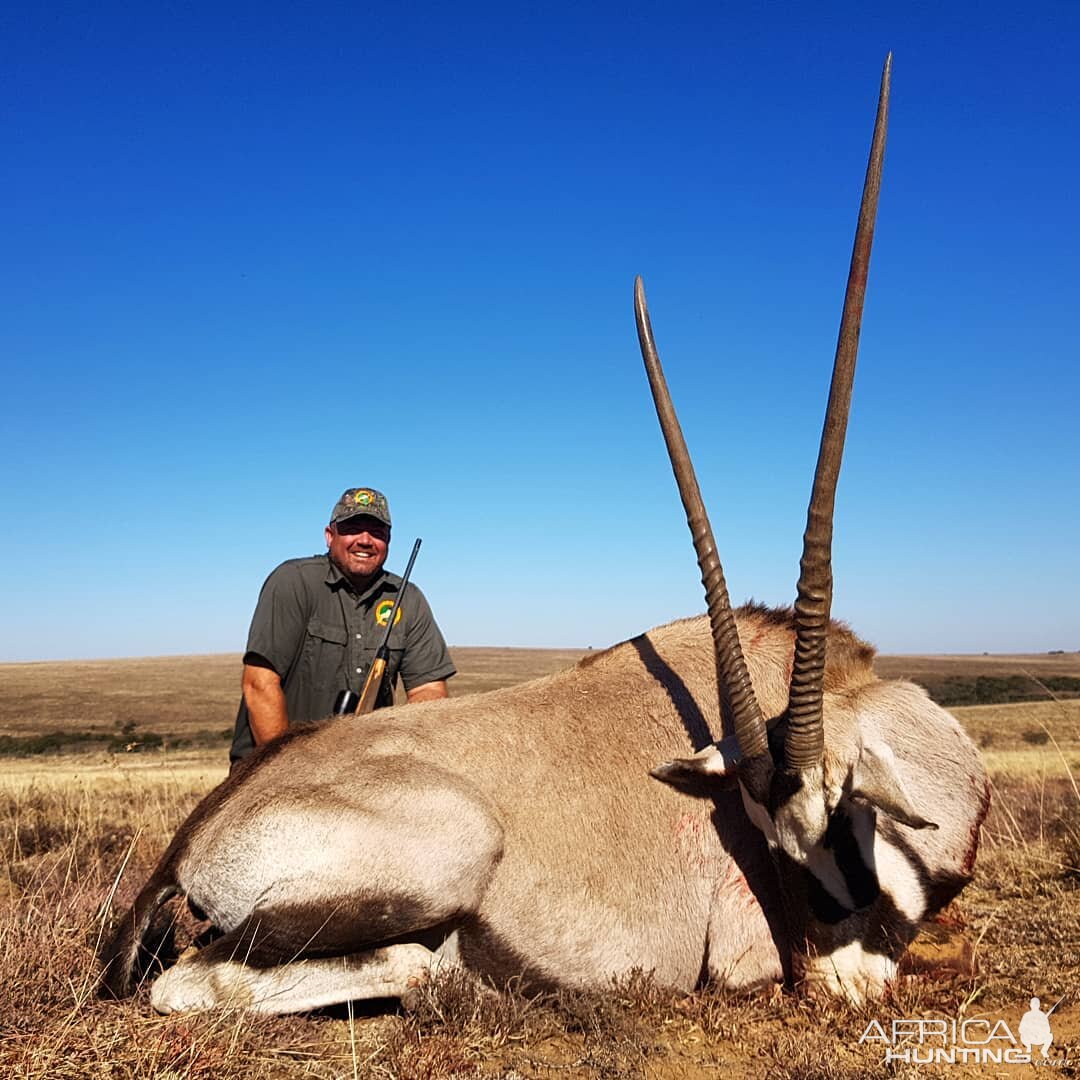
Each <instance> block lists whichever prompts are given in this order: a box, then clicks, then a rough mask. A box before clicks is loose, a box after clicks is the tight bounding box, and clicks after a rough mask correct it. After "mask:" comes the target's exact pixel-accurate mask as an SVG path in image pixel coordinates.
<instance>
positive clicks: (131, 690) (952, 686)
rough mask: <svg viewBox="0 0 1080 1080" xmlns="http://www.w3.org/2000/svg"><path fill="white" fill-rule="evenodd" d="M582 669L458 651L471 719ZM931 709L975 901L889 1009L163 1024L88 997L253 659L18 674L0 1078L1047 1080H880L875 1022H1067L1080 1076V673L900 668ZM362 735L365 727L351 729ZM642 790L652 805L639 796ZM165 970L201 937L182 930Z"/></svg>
mask: <svg viewBox="0 0 1080 1080" xmlns="http://www.w3.org/2000/svg"><path fill="white" fill-rule="evenodd" d="M581 655H582V654H581V653H578V652H572V651H540V650H509V649H455V650H454V658H455V661H456V663H457V666H458V668H459V670H460V672H461V674H460V675H459V676H458V677H457V679H455V680H454V683H453V685H452V690H453V692H454V694H455V696H460V695H463V694H466V693H473V692H483V691H485V690H491V689H494V688H496V687H499V686H506V685H509V684H511V683H515V682H520V681H523V680H525V679H527V678H532V677H534V676H537V675H542V674H547V673H549V672H552V671H555V670H558V669H559V668H561V667H565V666H567V665H568V664H571V663H573V662H574V661H575V660H576V659H577V658H578V657H579V656H581ZM877 668H878V671H879V673H880V674H881V675H883V676H885V677H900V676H902V677H906V678H909V679H913V680H914V681H916V682H919V683H921V684H922V685H924V686H926V687H927V689H928V690H929V691H930V693H931V694H932V696H933V697H934V698H935V700H937V701H939V702H941V703H942V704H944V705H945V706H946V707H948V708H949V709H951V710H952V711H953V712H954V713H955V715H956V716H957V717H958V718H959V720H960V722H961V723H962V724H963V725H964V727H965V728H966V729H967V731H968V732H969V733H970V735H971V737H972V738H973V740H974V741H975V742H976V744H977V745H978V746H979V747H980V748H981V750H982V753H983V755H984V758H985V760H986V763H987V766H988V768H989V770H990V773H991V777H992V782H993V801H992V805H991V810H990V816H989V819H988V821H987V824H986V826H985V827H984V831H983V839H982V846H981V850H980V855H979V861H978V864H977V867H976V877H975V880H974V882H973V883H972V884H971V885H970V886H969V887H968V888H967V889H966V890H965V891H964V892H963V893H962V894H961V895H960V897H959V898H958V899H957V900H956V901H954V903H953V904H952V905H951V906H950V907H949V908H948V909H947V910H946V911H945V912H944V913H942V915H941V916H939V918H938V919H937V921H936V922H935V923H934V924H932V925H930V926H927V927H926V928H925V929H924V933H923V935H922V936H921V937H920V940H919V941H918V942H917V943H916V947H915V948H914V949H913V950H912V954H911V957H910V960H909V963H908V964H907V968H908V974H907V975H906V976H905V977H904V978H903V979H902V980H900V981H899V982H898V984H897V985H896V986H895V987H894V989H893V991H892V993H891V996H890V997H888V998H886V999H885V1000H883V1001H880V1002H875V1003H873V1004H870V1005H867V1006H865V1007H861V1008H854V1007H851V1006H848V1005H843V1004H838V1003H829V1004H821V1003H814V1002H810V1001H806V1000H803V999H800V998H797V997H794V996H788V995H784V994H782V993H779V992H777V993H775V994H771V995H765V994H763V995H758V996H753V997H743V996H736V995H732V994H729V993H722V992H718V991H708V990H706V991H702V992H699V993H696V994H692V995H678V994H672V993H670V992H668V991H665V990H664V989H662V988H660V987H657V986H655V985H654V984H653V983H652V982H651V980H650V978H649V975H648V973H647V972H643V973H641V974H640V975H639V976H636V977H634V978H632V979H629V980H627V981H626V982H623V983H621V984H617V985H616V984H613V985H612V986H611V987H610V989H609V990H608V991H606V992H604V993H594V994H578V993H574V994H570V993H563V994H559V995H545V996H539V997H538V996H535V995H530V994H528V993H527V992H523V991H522V990H521V988H519V987H516V986H513V985H511V986H508V987H503V988H500V989H501V991H502V992H501V993H499V994H491V993H485V992H482V991H480V990H478V989H477V988H476V987H474V986H472V985H470V984H469V983H467V982H464V981H462V980H460V979H446V978H444V979H441V980H439V981H437V982H436V983H435V984H433V985H430V986H427V987H424V988H422V989H421V991H420V992H419V993H418V994H417V1000H416V1001H415V1002H412V1003H410V1009H409V1010H408V1011H405V1010H403V1009H402V1008H401V1007H400V1006H398V1005H397V1003H396V1002H383V1003H365V1004H364V1005H363V1006H362V1007H361V1006H357V1007H356V1008H355V1010H350V1009H349V1008H347V1007H341V1008H339V1009H332V1010H325V1011H322V1012H320V1013H318V1014H315V1015H311V1016H291V1017H283V1018H264V1017H253V1016H249V1015H247V1014H245V1013H243V1012H241V1011H231V1012H230V1011H228V1010H219V1011H214V1012H210V1013H203V1014H189V1015H181V1016H169V1017H158V1016H155V1015H154V1013H153V1012H152V1010H151V1009H150V1006H149V1002H148V992H147V990H146V988H145V987H144V988H143V989H142V990H141V991H140V993H139V994H138V995H137V996H136V997H135V998H134V999H133V1000H131V1001H125V1002H119V1003H117V1002H105V1001H99V1000H97V998H96V996H95V991H96V982H95V976H96V973H97V963H96V960H95V953H96V950H97V948H98V946H99V944H100V942H101V941H102V939H103V938H105V937H107V936H108V934H109V933H110V931H111V929H112V927H113V925H114V924H115V920H116V919H117V918H118V916H119V914H120V912H121V911H122V910H123V909H124V908H125V907H126V906H127V905H128V904H129V903H130V902H131V900H132V899H133V897H134V895H135V893H136V892H137V891H138V889H139V888H140V887H141V885H142V883H143V882H144V881H145V879H146V877H147V875H148V874H149V872H150V870H151V868H152V867H153V864H154V863H155V861H156V859H157V857H158V856H159V855H160V854H161V852H162V851H163V850H164V848H165V846H166V845H167V843H168V841H169V840H170V838H171V836H172V834H173V832H174V831H175V829H176V828H177V826H178V825H179V824H180V822H181V821H182V820H183V819H184V817H185V816H186V815H187V813H188V812H189V811H190V810H191V809H192V808H193V807H194V805H195V804H196V803H197V802H198V800H199V799H200V798H201V797H202V795H203V794H205V793H206V792H207V791H208V790H210V788H212V787H213V786H214V785H215V784H216V783H217V782H218V781H219V780H220V779H221V778H222V777H223V776H224V775H225V772H226V763H227V748H228V735H229V733H230V732H231V725H232V719H233V716H234V714H235V707H236V700H237V694H238V684H239V670H240V664H239V657H238V656H202V657H172V658H162V659H146V660H119V661H93V662H83V663H76V662H72V663H40V664H8V665H0V845H2V862H0V987H2V990H3V997H2V999H0V1077H4V1078H7V1077H20V1078H21V1077H26V1078H29V1077H40V1078H42V1080H44V1078H49V1080H53V1078H57V1080H62V1078H67V1077H117V1078H123V1077H140V1078H141V1077H158V1078H170V1080H180V1078H197V1080H218V1078H223V1080H228V1078H232V1077H235V1078H239V1077H260V1078H262V1077H265V1078H270V1077H353V1076H356V1077H380V1078H387V1080H390V1078H402V1080H406V1078H417V1080H421V1078H437V1077H505V1078H525V1077H528V1078H534V1077H535V1078H540V1077H551V1078H555V1077H611V1078H616V1077H658V1078H660V1077H662V1078H687V1080H690V1078H699V1077H715V1076H721V1075H734V1076H753V1077H758V1076H762V1077H773V1076H775V1077H838V1078H855V1077H863V1076H896V1077H916V1076H938V1075H941V1076H961V1075H974V1076H987V1077H989V1076H1002V1075H1030V1074H1031V1071H1032V1069H1033V1066H1032V1065H1007V1064H1000V1065H999V1064H980V1065H963V1064H955V1065H932V1064H931V1065H926V1064H914V1063H909V1064H905V1063H903V1062H892V1063H890V1064H888V1065H886V1064H885V1063H884V1062H883V1057H884V1046H883V1044H882V1042H881V1041H879V1040H873V1039H870V1040H866V1041H863V1042H862V1043H860V1036H862V1035H863V1034H864V1033H865V1032H866V1031H867V1029H868V1025H870V1024H871V1022H872V1021H875V1020H876V1021H878V1022H880V1024H881V1025H882V1027H883V1029H884V1030H890V1029H889V1024H890V1022H891V1021H892V1020H893V1019H896V1018H923V1019H945V1020H947V1021H952V1020H954V1019H955V1020H958V1021H963V1020H966V1019H973V1018H974V1019H977V1018H982V1019H986V1020H987V1021H988V1025H987V1026H986V1027H984V1028H982V1029H980V1030H982V1031H984V1032H985V1031H988V1030H990V1029H991V1028H992V1027H993V1025H995V1024H996V1023H997V1022H998V1021H1000V1020H1004V1021H1005V1023H1006V1024H1007V1025H1008V1026H1009V1028H1010V1029H1011V1031H1012V1032H1014V1033H1015V1032H1016V1031H1017V1030H1018V1027H1019V1021H1020V1017H1021V1015H1022V1014H1023V1013H1024V1012H1025V1011H1026V1009H1027V1007H1028V999H1029V998H1030V997H1032V996H1033V995H1034V996H1038V997H1039V998H1040V999H1041V1000H1042V1002H1043V1006H1044V1008H1049V1007H1050V1006H1051V1005H1052V1004H1053V1003H1054V1002H1056V1001H1057V1000H1058V999H1059V998H1063V1000H1062V1001H1061V1004H1060V1005H1059V1006H1058V1008H1057V1009H1056V1011H1055V1012H1054V1014H1053V1017H1052V1024H1053V1031H1054V1036H1055V1041H1054V1044H1053V1047H1052V1049H1051V1052H1050V1059H1051V1061H1058V1062H1060V1061H1061V1060H1063V1059H1067V1061H1068V1063H1067V1064H1064V1065H1062V1064H1051V1065H1049V1066H1047V1070H1048V1071H1047V1072H1046V1073H1044V1075H1047V1076H1075V1075H1077V1074H1078V1073H1080V654H1078V653H1058V654H1040V655H1031V656H956V657H933V656H927V657H913V656H904V657H882V658H879V660H878V661H877ZM358 722H359V721H358ZM643 782H644V783H648V782H651V781H649V780H648V778H647V777H643ZM164 930H165V932H166V940H165V941H164V943H163V946H162V953H163V955H175V954H176V953H177V952H179V951H180V950H182V949H183V948H185V947H186V946H187V945H188V944H189V943H190V942H191V940H192V938H193V936H194V935H195V934H196V933H197V932H198V930H199V927H198V926H197V924H195V923H194V922H193V921H192V918H191V916H190V914H188V913H187V911H186V909H180V908H179V907H176V908H174V910H173V925H172V926H171V927H167V928H164Z"/></svg>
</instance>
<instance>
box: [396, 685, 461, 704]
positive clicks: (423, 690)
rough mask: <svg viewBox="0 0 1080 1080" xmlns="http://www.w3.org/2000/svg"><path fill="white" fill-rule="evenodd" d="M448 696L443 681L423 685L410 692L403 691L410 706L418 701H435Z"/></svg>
mask: <svg viewBox="0 0 1080 1080" xmlns="http://www.w3.org/2000/svg"><path fill="white" fill-rule="evenodd" d="M449 696H450V694H449V692H448V691H447V689H446V680H445V679H440V680H439V681H438V682H429V683H424V685H423V686H414V687H413V688H412V689H411V690H406V691H405V697H406V699H407V700H408V702H409V704H410V705H415V704H416V703H417V702H419V701H437V700H438V699H439V698H444V697H449Z"/></svg>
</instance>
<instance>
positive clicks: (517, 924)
mask: <svg viewBox="0 0 1080 1080" xmlns="http://www.w3.org/2000/svg"><path fill="white" fill-rule="evenodd" d="M890 70H891V56H890V57H889V58H888V59H887V60H886V62H885V69H884V71H883V74H882V81H881V94H880V98H879V102H878V110H877V118H876V123H875V128H874V135H873V142H872V146H871V152H870V160H869V165H868V168H867V174H866V183H865V187H864V191H863V200H862V205H861V210H860V214H859V221H858V228H857V232H856V239H855V247H854V253H853V256H852V262H851V269H850V275H849V279H848V287H847V295H846V298H845V302H844V310H843V317H842V321H841V329H840V335H839V342H838V346H837V352H836V360H835V365H834V369H833V379H832V389H831V392H830V396H829V404H828V409H827V414H826V420H825V425H824V432H823V435H822V443H821V451H820V456H819V459H818V465H817V471H816V475H815V480H814V485H813V494H812V497H811V502H810V509H809V514H808V522H807V529H806V534H805V540H804V552H803V558H802V564H801V574H800V578H799V583H798V591H797V596H798V599H797V600H796V602H795V606H794V609H793V610H790V609H789V610H771V609H766V608H763V607H760V606H756V605H748V606H744V607H742V608H739V609H738V610H734V611H733V610H732V607H731V604H730V601H729V599H728V595H727V587H726V585H725V582H724V577H723V572H722V570H721V567H720V562H719V559H718V557H717V554H716V548H715V545H714V543H713V538H712V533H711V530H710V527H709V523H708V519H707V517H706V515H705V511H704V508H703V505H702V502H701V498H700V495H699V493H698V487H697V482H696V480H695V478H694V474H693V470H692V467H691V464H690V459H689V456H688V454H687V451H686V446H685V444H684V442H683V439H682V435H681V432H680V430H679V425H678V422H677V421H676V419H675V414H674V411H673V408H672V405H671V401H670V398H669V396H668V393H667V388H666V385H665V382H664V377H663V374H662V372H661V368H660V362H659V359H658V357H657V353H656V348H655V346H654V343H653V337H652V331H651V329H650V324H649V317H648V313H647V310H646V306H645V296H644V290H643V288H642V285H641V281H640V279H639V280H638V281H637V283H636V286H635V311H636V316H637V325H638V334H639V339H640V343H641V348H642V353H643V355H644V358H645V365H646V369H647V371H648V375H649V380H650V384H651V387H652V392H653V396H654V400H655V403H656V408H657V412H658V415H659V417H660V420H661V425H662V427H663V431H664V436H665V439H666V442H667V445H668V450H669V453H670V456H671V460H672V466H673V469H674V472H675V475H676V479H677V482H678V485H679V489H680V493H681V495H682V498H683V502H684V506H685V508H686V511H687V517H688V521H689V523H690V527H691V531H692V534H693V540H694V545H695V548H696V551H697V554H698V560H699V565H700V567H701V573H702V579H703V582H704V584H705V590H706V597H707V607H708V616H707V617H705V616H699V617H697V618H692V619H686V620H682V621H678V622H674V623H671V624H669V625H666V626H661V627H658V628H657V629H654V630H650V631H649V632H648V633H645V634H642V635H640V636H639V637H636V638H634V639H632V640H630V641H625V642H623V643H622V644H619V645H616V646H614V647H612V648H610V649H607V650H606V651H604V652H601V653H598V654H593V655H589V656H587V657H586V658H585V659H583V660H582V661H581V662H580V663H578V664H577V666H576V667H573V668H571V669H569V670H566V671H563V672H561V673H559V674H557V675H553V676H549V677H547V678H542V679H538V680H536V681H533V682H529V683H526V684H523V685H518V686H514V687H510V688H508V689H504V690H500V691H496V692H493V693H488V694H482V695H473V696H470V697H464V698H460V699H453V700H446V701H435V702H431V703H427V704H422V705H411V706H406V707H399V708H393V709H386V710H383V711H381V712H378V713H375V714H373V715H370V716H366V717H344V718H338V719H335V720H332V721H328V722H325V723H320V724H314V725H305V726H299V727H297V728H295V729H293V730H290V731H289V732H287V733H286V734H285V735H284V736H282V737H281V738H279V739H277V740H275V741H274V742H272V743H270V744H268V745H266V746H265V747H262V748H261V749H259V750H258V751H257V752H256V753H255V754H253V755H252V756H251V757H250V758H249V759H247V760H246V761H244V762H243V763H242V764H241V765H240V766H239V767H237V768H236V769H235V770H234V771H233V773H232V774H231V775H230V776H229V778H228V779H227V780H226V781H225V782H224V783H222V784H221V785H220V786H219V787H218V788H216V789H215V790H214V791H212V792H211V793H210V794H209V795H207V797H206V798H205V799H204V800H203V801H202V803H201V804H200V805H199V806H198V807H197V808H196V809H195V811H194V812H193V813H192V814H191V816H190V817H189V818H188V819H187V821H186V822H185V823H184V824H183V825H182V826H181V828H180V830H179V831H178V832H177V834H176V837H175V838H174V839H173V841H172V843H171V844H170V845H169V848H168V850H167V851H166V852H165V854H164V856H163V857H162V858H161V861H160V862H159V863H158V865H157V868H156V869H155V870H154V872H153V874H152V876H151V877H150V880H149V881H148V883H147V884H146V886H145V887H144V889H143V890H142V892H141V893H140V894H139V896H138V898H137V899H136V901H135V903H134V906H133V908H132V910H131V911H130V912H128V913H127V914H126V915H124V917H123V918H122V920H121V922H120V925H119V928H118V930H117V933H116V936H115V939H114V940H113V942H112V944H111V945H110V946H109V947H108V948H107V950H106V952H105V955H104V958H103V959H104V966H105V970H104V976H103V991H104V992H106V993H111V994H112V995H114V996H118V997H119V996H125V995H128V994H130V993H132V992H133V990H134V989H135V987H136V986H137V984H138V980H139V978H140V972H141V971H142V970H143V968H144V967H145V957H144V955H143V954H144V951H145V950H144V948H143V941H144V939H145V938H146V937H147V936H148V933H149V931H150V928H151V925H152V923H153V921H154V918H155V914H156V912H157V911H158V909H159V908H160V907H161V905H162V904H163V903H164V902H165V901H166V900H167V899H169V898H170V897H172V896H174V895H176V894H178V893H179V894H182V895H184V896H186V898H187V900H188V902H189V903H190V904H191V905H192V907H193V908H194V909H195V910H197V911H198V912H201V913H202V914H203V915H205V917H206V918H207V919H209V920H210V921H211V923H212V924H213V926H214V927H216V928H217V930H218V931H219V932H220V936H219V937H218V938H217V939H216V940H214V941H213V942H212V943H211V944H209V945H207V946H206V947H205V948H203V949H201V950H200V951H198V952H197V953H195V955H193V956H191V957H190V958H185V959H181V960H180V961H179V962H178V963H176V964H175V965H174V966H172V967H170V968H168V969H167V970H166V971H164V973H163V974H161V975H160V976H159V977H158V978H157V979H156V981H155V982H154V983H153V986H152V990H151V1002H152V1004H153V1006H154V1008H155V1009H157V1010H158V1011H160V1012H173V1011H176V1010H182V1009H196V1008H203V1007H208V1006H215V1005H228V1004H231V1005H237V1006H244V1007H249V1008H252V1009H255V1010H258V1011H261V1012H270V1013H285V1012H296V1011H302V1010H308V1009H313V1008H316V1007H318V1006H323V1005H328V1004H332V1003H336V1002H342V1001H347V1000H352V999H361V998H373V997H387V996H399V995H403V994H405V993H406V992H407V990H408V989H409V988H410V986H415V985H416V981H417V980H418V979H421V978H423V977H425V976H426V975H427V974H428V973H430V972H431V971H433V970H435V969H437V968H438V967H439V966H440V965H458V966H460V967H463V968H464V969H466V970H467V971H470V972H474V973H476V974H477V975H479V976H481V977H484V978H488V979H490V980H492V981H494V982H495V983H496V984H498V983H500V982H502V981H503V980H505V979H507V978H509V977H511V976H518V975H520V976H523V977H524V979H525V981H526V984H528V985H531V986H534V987H554V986H569V987H605V986H608V985H610V981H611V979H612V977H613V976H619V975H625V974H626V973H628V972H630V971H632V970H634V969H640V970H643V971H646V972H651V973H652V974H653V977H654V978H655V979H656V981H657V982H659V983H661V984H664V985H668V986H671V987H676V988H682V989H685V990H690V989H693V988H694V987H697V986H699V985H701V984H703V983H705V982H708V981H712V982H715V983H719V984H723V985H725V986H728V987H735V988H752V987H758V986H764V985H768V984H775V983H777V982H781V981H782V982H784V983H786V984H788V985H790V986H798V987H804V988H806V989H809V990H813V989H815V988H818V989H821V990H825V991H828V992H833V993H835V994H838V995H844V996H847V997H849V998H850V999H852V1000H855V1001H860V1000H862V999H863V998H865V997H866V996H868V995H874V994H878V993H880V992H881V990H882V988H883V987H884V985H885V983H886V981H887V980H889V979H890V978H892V977H893V976H894V975H895V973H896V971H897V963H898V960H899V958H900V956H901V954H902V953H903V951H904V949H905V948H906V947H907V945H908V944H909V942H910V941H911V940H912V938H913V937H914V935H915V933H916V931H917V928H918V926H919V923H920V920H922V919H923V918H924V917H926V916H927V915H928V914H931V913H933V912H935V911H937V910H939V909H940V908H941V907H942V906H943V905H944V904H946V903H947V902H948V901H949V900H950V899H951V898H952V897H953V896H954V895H955V894H956V893H957V892H958V891H959V890H960V889H961V888H962V887H963V886H964V884H965V883H966V882H967V881H968V880H969V879H970V877H971V875H972V872H973V867H974V861H975V853H976V848H977V846H978V839H979V829H980V825H981V823H982V821H983V818H984V817H985V814H986V810H987V804H988V787H987V779H986V773H985V771H984V769H983V766H982V763H981V762H980V759H979V755H978V753H977V751H976V750H975V748H974V746H973V745H972V743H971V741H970V740H969V739H968V738H967V736H966V735H965V734H964V732H963V731H962V730H961V728H960V726H959V725H958V724H957V722H956V721H955V720H954V719H953V717H951V716H950V715H949V714H948V713H947V712H945V711H944V710H943V709H941V708H939V707H938V706H937V705H935V704H934V703H933V702H932V701H930V699H929V698H928V697H927V695H926V693H925V692H924V691H923V690H922V689H920V688H919V687H917V686H914V685H912V684H911V683H906V682H886V681H882V680H880V679H878V678H877V677H876V676H875V675H874V672H873V669H872V659H873V649H872V648H871V647H870V646H869V645H867V644H865V643H864V642H862V641H860V640H859V639H858V638H857V637H856V636H855V635H854V634H853V633H851V631H850V630H848V629H847V628H846V627H844V626H843V625H841V624H839V623H836V622H832V621H831V619H830V604H831V597H832V571H831V542H832V512H833V502H834V494H835V488H836V481H837V476H838V473H839V468H840V459H841V453H842V449H843V441H844V433H845V428H846V422H847V414H848V409H849V404H850V395H851V387H852V381H853V376H854V366H855V356H856V351H857V346H858V338H859V325H860V319H861V312H862V302H863V296H864V292H865V286H866V278H867V272H868V267H869V259H870V247H871V241H872V238H873V228H874V218H875V213H876V207H877V197H878V191H879V187H880V178H881V167H882V159H883V153H884V143H885V129H886V122H887V113H888V98H889V78H890ZM714 733H718V734H719V736H720V737H719V739H718V740H715V741H714ZM692 751H696V753H693V754H692V755H691V752H692ZM658 762H663V764H658ZM650 772H651V773H652V776H653V777H655V778H656V779H650V778H649V773H650ZM657 780H659V781H662V782H660V783H658V782H656V781H657Z"/></svg>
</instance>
